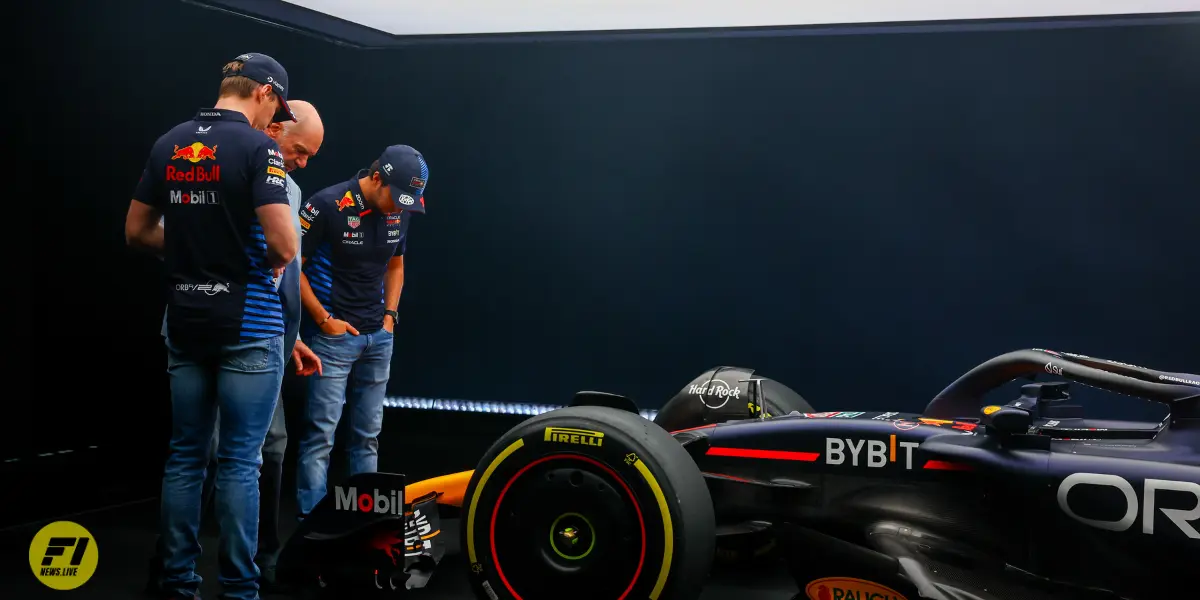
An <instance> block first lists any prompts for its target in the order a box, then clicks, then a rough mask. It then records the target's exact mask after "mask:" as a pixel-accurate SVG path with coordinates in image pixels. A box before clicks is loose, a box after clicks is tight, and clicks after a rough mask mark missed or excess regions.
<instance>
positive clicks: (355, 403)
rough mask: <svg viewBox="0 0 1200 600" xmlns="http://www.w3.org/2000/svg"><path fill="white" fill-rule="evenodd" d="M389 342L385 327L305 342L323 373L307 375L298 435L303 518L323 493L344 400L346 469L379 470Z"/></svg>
mask: <svg viewBox="0 0 1200 600" xmlns="http://www.w3.org/2000/svg"><path fill="white" fill-rule="evenodd" d="M392 341H393V340H392V334H390V333H388V332H387V330H385V329H380V330H379V331H375V332H372V333H364V334H361V335H350V334H345V335H339V336H328V335H325V334H322V333H316V334H313V335H312V336H311V337H310V338H309V340H308V342H307V343H308V346H309V348H312V351H313V353H315V354H316V355H317V356H319V357H320V358H321V369H322V371H323V372H324V374H322V375H315V374H314V375H313V376H312V377H311V378H310V381H309V384H308V401H307V403H306V404H307V406H306V409H305V419H304V421H305V423H304V431H303V432H302V433H301V434H300V441H299V442H300V445H299V457H298V459H297V462H298V463H299V464H298V465H297V474H296V499H297V501H298V502H299V505H300V517H301V518H304V517H306V516H308V514H309V513H311V512H312V510H313V508H314V507H316V505H317V503H318V502H320V501H321V499H322V498H324V497H325V493H326V483H327V480H328V477H329V453H330V451H331V450H333V435H334V432H336V431H337V426H338V421H339V420H341V417H342V405H343V403H344V404H345V405H346V406H347V408H348V409H349V418H350V421H349V423H347V424H346V425H348V427H346V430H345V431H346V435H347V436H348V437H347V439H346V441H345V444H344V447H345V449H346V458H347V459H348V461H349V463H350V464H349V467H350V473H349V474H350V475H357V474H358V473H373V472H375V471H376V470H377V466H378V464H379V431H380V430H381V429H383V399H384V396H385V394H386V393H387V382H388V377H389V376H390V374H391V366H392Z"/></svg>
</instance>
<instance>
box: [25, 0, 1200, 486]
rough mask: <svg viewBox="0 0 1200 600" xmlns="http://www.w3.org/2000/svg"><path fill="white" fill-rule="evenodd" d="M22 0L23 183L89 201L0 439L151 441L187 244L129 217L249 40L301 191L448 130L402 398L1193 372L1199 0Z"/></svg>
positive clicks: (421, 258) (404, 360)
mask: <svg viewBox="0 0 1200 600" xmlns="http://www.w3.org/2000/svg"><path fill="white" fill-rule="evenodd" d="M27 10H28V11H33V12H32V13H30V12H27V13H25V14H23V15H22V17H23V18H28V19H29V24H28V27H26V28H25V30H26V34H25V36H26V37H30V38H31V39H34V40H36V41H37V43H38V44H39V45H38V46H37V48H40V49H41V50H40V51H39V52H35V53H33V55H31V56H27V57H26V58H25V59H24V60H26V61H28V64H27V66H28V67H30V68H29V70H28V71H27V74H28V75H27V76H28V78H29V80H30V81H32V82H36V85H37V86H38V87H37V89H38V90H41V91H42V92H43V94H42V95H41V102H42V103H43V104H44V105H45V106H44V107H51V108H52V109H53V111H52V113H51V114H53V115H54V117H53V118H52V119H51V120H48V121H44V122H40V123H37V124H31V123H29V122H23V123H22V124H21V127H22V128H23V129H22V130H20V131H21V135H24V136H26V137H27V138H28V139H25V140H22V142H21V146H20V147H21V148H23V150H21V152H24V153H27V155H28V156H29V157H36V158H35V159H33V160H32V161H31V162H32V164H31V167H32V169H33V171H32V172H33V173H34V174H35V176H36V177H35V180H36V181H42V182H47V183H46V185H45V186H44V187H43V188H42V189H41V190H40V191H39V192H37V195H36V196H30V198H31V199H35V200H34V201H36V202H42V203H47V204H51V205H55V206H57V207H59V209H60V210H62V211H64V213H65V214H66V215H69V217H68V218H67V219H64V220H63V221H61V222H59V223H54V222H53V217H50V216H48V215H47V216H45V217H43V221H42V222H41V223H40V225H39V226H37V227H35V228H34V231H37V230H44V229H50V230H55V229H58V228H59V227H65V228H68V229H69V230H70V231H68V232H66V233H63V234H62V235H63V237H64V238H65V239H66V240H68V241H67V243H63V244H45V245H44V246H49V247H48V248H44V249H42V250H39V254H38V256H40V257H42V258H41V259H40V260H44V261H46V264H40V263H39V264H37V265H32V266H31V268H32V269H34V270H33V271H32V274H31V276H30V278H31V281H33V282H34V283H35V284H36V287H35V288H33V289H32V291H31V296H32V297H31V300H26V301H29V302H31V303H32V305H33V307H32V315H33V317H32V319H31V320H32V321H33V322H34V323H36V324H37V327H36V328H35V330H34V332H33V333H32V334H31V335H32V338H31V340H32V341H31V347H33V348H35V352H34V353H33V356H32V361H31V362H32V365H31V366H29V367H28V370H27V371H25V372H26V373H29V374H30V375H31V376H32V381H33V384H32V387H31V389H30V390H28V391H21V392H17V391H13V392H12V394H13V396H17V395H18V394H31V395H32V397H31V398H29V399H28V400H25V399H17V400H16V402H15V404H17V405H18V406H17V410H18V413H17V414H16V415H15V416H10V418H11V419H13V420H12V421H10V422H9V424H10V426H11V427H12V428H13V429H14V430H15V431H16V432H15V433H14V434H11V435H10V436H9V438H8V439H6V441H5V446H11V448H9V449H6V453H5V456H10V455H19V456H32V455H35V454H37V453H39V452H49V451H54V450H56V449H58V448H73V447H83V446H87V445H101V446H103V445H106V444H107V445H108V446H116V447H120V448H122V449H124V450H125V451H128V452H129V453H130V456H133V457H135V458H132V459H130V460H131V461H138V460H140V462H131V463H129V464H130V465H136V466H128V467H122V469H143V470H145V472H146V473H149V474H150V475H149V477H150V478H151V479H152V478H153V476H154V475H155V474H156V473H155V471H154V469H155V468H157V464H156V463H155V461H157V460H160V457H161V455H162V451H163V449H164V445H165V441H166V436H167V428H168V421H167V416H168V396H167V382H166V375H165V362H166V358H165V350H164V348H163V345H162V340H161V339H160V337H159V335H158V331H159V324H160V319H161V317H162V309H163V298H164V296H163V293H162V292H161V289H160V288H161V270H160V263H159V262H158V261H157V260H155V259H153V258H149V257H146V256H141V255H138V254H136V253H134V252H132V251H130V250H127V249H126V247H125V245H124V240H123V230H122V227H123V222H124V216H125V212H126V209H127V207H128V203H129V197H130V194H131V193H132V190H133V187H134V185H135V183H136V181H137V178H138V175H139V172H140V170H141V167H142V163H143V161H144V160H145V156H146V152H147V150H148V148H149V147H150V145H151V144H152V143H153V141H154V140H155V138H156V137H157V136H158V135H160V134H161V133H162V132H163V131H165V130H166V129H167V128H169V127H171V126H172V125H174V124H176V123H178V122H180V121H182V120H186V119H188V118H190V117H191V116H192V115H193V114H194V112H195V110H196V109H197V108H198V107H202V106H208V105H211V104H212V103H213V102H214V101H215V96H216V91H217V85H218V80H219V69H220V67H221V65H222V64H223V63H224V62H226V61H228V60H229V59H231V58H232V57H234V56H236V55H237V54H239V53H242V52H247V51H259V52H266V53H269V54H272V55H273V56H275V57H276V58H278V59H279V60H280V61H281V62H283V63H284V64H285V65H286V66H287V67H288V69H289V73H290V76H291V80H292V91H291V94H292V95H293V97H295V98H302V99H305V100H309V101H311V102H313V103H314V104H315V105H316V106H317V108H318V110H320V111H321V114H322V116H323V119H324V122H325V126H326V138H325V144H324V146H323V147H322V149H321V152H320V154H319V156H317V157H316V158H315V159H313V160H312V162H311V163H310V164H311V166H310V167H309V168H307V169H305V170H304V171H301V172H298V173H294V174H293V175H294V177H295V179H296V181H297V182H298V183H299V184H300V185H301V187H302V188H303V189H304V190H305V192H306V193H311V192H315V191H317V190H319V189H321V188H323V187H325V186H327V185H330V184H333V183H335V182H338V181H340V180H344V179H347V178H349V177H350V176H352V175H353V174H354V172H355V170H356V169H358V168H360V167H365V166H367V165H368V164H369V163H370V162H371V160H372V159H374V158H376V157H377V156H378V153H379V152H380V151H381V150H382V149H383V147H384V146H386V145H388V144H392V143H406V144H411V145H412V146H414V147H416V148H418V149H420V150H421V151H423V152H424V153H425V155H426V157H427V159H428V161H429V164H430V171H431V175H430V182H429V188H428V192H427V196H426V200H427V205H428V214H426V215H423V216H419V217H418V218H417V219H416V220H415V222H414V224H413V227H412V230H411V233H410V239H409V244H408V248H409V252H408V255H407V258H406V265H407V269H406V270H407V276H406V277H407V283H406V286H405V290H404V296H403V300H402V303H401V307H400V312H401V315H402V316H401V322H400V325H399V327H398V329H397V341H398V343H397V350H396V357H395V359H394V363H393V371H392V372H393V375H392V380H391V382H390V384H389V393H390V394H392V395H405V396H420V397H439V398H460V399H473V400H498V401H523V402H539V403H564V402H565V401H567V400H568V399H569V397H570V394H571V393H573V392H574V391H576V390H579V389H585V388H591V389H596V388H598V389H604V390H609V391H614V392H619V393H624V394H628V395H631V396H633V397H634V398H635V399H636V400H637V401H638V402H639V403H640V404H641V405H642V406H643V407H657V406H660V405H661V404H662V403H663V402H664V401H665V400H666V399H667V398H668V397H669V396H670V395H671V394H673V393H674V392H675V391H677V390H678V389H679V388H680V387H681V386H682V385H683V384H684V383H686V382H687V381H688V380H690V379H691V378H692V377H693V376H695V375H697V374H698V373H700V372H701V371H702V370H703V369H705V368H708V367H710V366H714V365H718V364H731V365H739V366H749V367H753V368H756V369H758V370H759V372H761V373H763V374H766V375H768V376H771V377H774V378H776V379H780V380H782V381H784V382H786V383H788V384H789V385H791V386H792V387H794V388H795V389H796V390H797V391H799V392H800V393H801V394H803V395H805V396H806V397H807V398H808V399H809V400H810V401H811V402H813V404H814V405H815V406H816V407H817V409H818V410H828V409H838V408H854V407H857V408H858V409H860V410H868V409H905V410H914V411H917V410H920V409H921V408H922V407H923V406H924V404H925V402H926V401H927V400H928V399H929V398H930V397H931V396H932V395H933V394H935V393H936V392H938V391H939V390H940V389H941V388H942V387H944V386H945V385H946V384H947V383H949V382H950V381H951V380H952V379H954V378H955V377H956V376H957V375H959V374H960V373H961V372H963V371H965V370H966V369H968V368H970V367H972V366H974V365H975V364H977V363H978V362H981V361H983V360H985V359H987V358H989V357H991V356H993V355H996V354H1000V353H1003V352H1006V351H1009V350H1014V349H1019V348H1026V347H1048V348H1057V349H1062V350H1069V351H1075V352H1081V353H1085V354H1091V355H1094V356H1105V357H1111V358H1115V359H1119V360H1123V361H1125V362H1132V363H1140V364H1146V365H1148V366H1153V367H1158V368H1162V369H1165V370H1175V371H1190V372H1197V371H1200V339H1198V338H1197V334H1196V331H1197V327H1196V326H1197V319H1196V314H1197V307H1198V306H1200V296H1198V294H1197V292H1198V291H1200V284H1198V283H1197V275H1196V264H1197V259H1198V258H1200V249H1198V245H1197V240H1198V237H1197V231H1198V227H1200V206H1198V205H1197V195H1196V191H1197V190H1198V189H1200V168H1197V166H1196V165H1197V159H1198V158H1200V105H1198V104H1197V98H1200V25H1196V24H1161V25H1153V26H1137V27H1120V28H1103V27H1096V28H1082V29H1062V30H1052V29H1046V30H1025V31H1004V32H970V33H962V32H957V33H955V32H941V33H920V34H892V35H831V36H797V37H767V38H741V39H728V38H710V39H682V40H680V39H677V40H666V39H653V40H640V41H639V40H624V41H610V42H605V41H595V40H590V41H563V42H529V43H501V44H483V43H464V44H458V45H455V44H443V45H431V46H416V47H411V48H405V49H398V50H386V51H366V50H356V49H352V48H346V47H341V46H338V45H335V44H332V43H329V42H327V41H323V40H319V39H315V38H312V37H306V36H303V35H299V34H297V33H294V32H289V31H285V30H281V29H276V28H273V27H270V26H268V25H265V24H262V23H258V22H254V21H251V20H246V19H240V18H237V17H233V16H230V15H227V14H224V13H219V12H214V11H210V10H205V9H202V8H198V7H196V6H192V5H188V4H184V3H181V2H174V1H167V2H164V1H161V0H159V1H149V0H128V1H123V2H108V3H98V2H67V3H63V2H58V3H39V4H38V5H36V6H33V5H31V7H30V8H28V9H27ZM63 158H66V160H68V161H69V164H70V169H67V168H66V167H64V165H63V164H62V163H61V162H59V161H61V160H62V159H63ZM73 169H79V170H82V171H84V172H86V175H84V177H85V180H84V181H85V182H86V183H85V184H83V185H81V186H77V185H72V184H68V183H65V182H64V178H70V177H79V176H81V175H83V173H80V172H76V173H74V174H72V173H71V172H70V170H73ZM31 225H32V224H31ZM36 235H38V236H40V235H49V233H45V232H44V233H39V234H36ZM54 235H59V234H58V233H55V234H54ZM27 360H28V358H27ZM25 378H29V376H26V377H23V378H22V379H25ZM1113 406H1114V405H1113V404H1102V405H1101V406H1100V407H1099V412H1101V413H1103V412H1104V411H1110V412H1111V410H1112V407H1113ZM1135 406H1139V407H1140V405H1135ZM25 411H27V414H22V413H23V412H25ZM145 465H151V466H150V467H145Z"/></svg>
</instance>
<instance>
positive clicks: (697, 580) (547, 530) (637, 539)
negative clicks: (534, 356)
mask: <svg viewBox="0 0 1200 600" xmlns="http://www.w3.org/2000/svg"><path fill="white" fill-rule="evenodd" d="M595 434H601V435H599V436H598V435H595ZM463 504H464V507H463V509H464V512H463V518H462V534H461V535H462V551H463V553H464V554H465V555H466V558H467V564H468V568H469V569H470V579H471V586H472V588H473V589H474V590H475V594H476V596H477V597H478V598H480V599H486V600H546V599H555V600H560V599H562V598H589V599H595V600H619V599H623V600H694V599H695V598H698V597H699V596H700V591H701V589H702V588H703V586H704V583H705V580H706V579H707V578H708V573H709V569H710V567H711V565H712V560H713V552H714V546H715V539H716V523H715V518H714V515H713V504H712V498H711V497H710V496H709V492H708V487H707V486H706V485H705V483H704V478H703V476H702V475H701V474H700V470H699V468H698V467H697V466H696V463H695V462H694V461H693V460H692V459H691V457H690V456H689V455H688V453H687V452H686V451H685V450H684V449H683V447H682V446H681V445H680V444H679V443H678V442H676V441H675V439H674V438H672V437H671V436H670V435H669V434H668V433H667V432H666V431H665V430H663V429H662V428H661V427H659V426H657V425H655V424H654V423H653V422H651V421H649V420H647V419H644V418H642V417H640V416H638V415H636V414H633V413H629V412H626V411H623V410H617V409H613V408H607V407H600V406H576V407H570V408H563V409H559V410H554V411H551V412H548V413H545V414H542V415H539V416H537V417H534V418H532V419H529V420H527V421H525V422H524V423H521V424H520V425H518V426H516V427H514V428H513V429H511V430H509V431H508V433H506V434H504V435H503V436H501V437H500V439H499V440H497V441H496V443H495V444H493V445H492V447H491V448H490V449H489V450H488V451H487V453H486V454H484V456H483V459H482V460H480V461H479V466H478V467H477V468H476V470H475V473H474V475H473V476H472V477H471V482H470V484H468V486H467V491H466V495H465V496H464V499H463ZM585 546H586V548H585Z"/></svg>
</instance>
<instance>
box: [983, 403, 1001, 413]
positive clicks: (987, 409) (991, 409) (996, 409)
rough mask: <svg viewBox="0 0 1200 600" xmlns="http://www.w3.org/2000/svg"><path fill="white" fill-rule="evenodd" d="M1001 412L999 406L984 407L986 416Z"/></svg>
mask: <svg viewBox="0 0 1200 600" xmlns="http://www.w3.org/2000/svg"><path fill="white" fill-rule="evenodd" d="M999 411H1000V407H999V406H995V405H993V406H985V407H983V414H985V415H990V414H992V413H994V412H999Z"/></svg>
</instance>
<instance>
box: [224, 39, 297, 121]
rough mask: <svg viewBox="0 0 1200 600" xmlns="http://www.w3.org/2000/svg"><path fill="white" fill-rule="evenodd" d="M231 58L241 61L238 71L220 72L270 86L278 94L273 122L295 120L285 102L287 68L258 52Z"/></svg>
mask: <svg viewBox="0 0 1200 600" xmlns="http://www.w3.org/2000/svg"><path fill="white" fill-rule="evenodd" d="M233 60H235V61H238V62H241V63H242V69H241V70H240V71H224V72H223V73H222V74H223V75H224V76H225V77H234V76H241V77H245V78H247V79H251V80H253V81H257V82H259V83H261V84H263V85H269V86H271V88H272V89H273V90H275V95H276V96H279V110H278V111H276V112H275V119H274V121H273V122H274V123H278V122H280V121H295V120H296V115H294V114H292V109H291V108H288V103H287V91H288V76H287V70H286V69H284V68H283V65H281V64H279V61H277V60H275V59H273V58H271V57H270V56H267V55H266V54H258V53H247V54H242V55H240V56H238V57H237V58H235V59H233Z"/></svg>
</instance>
